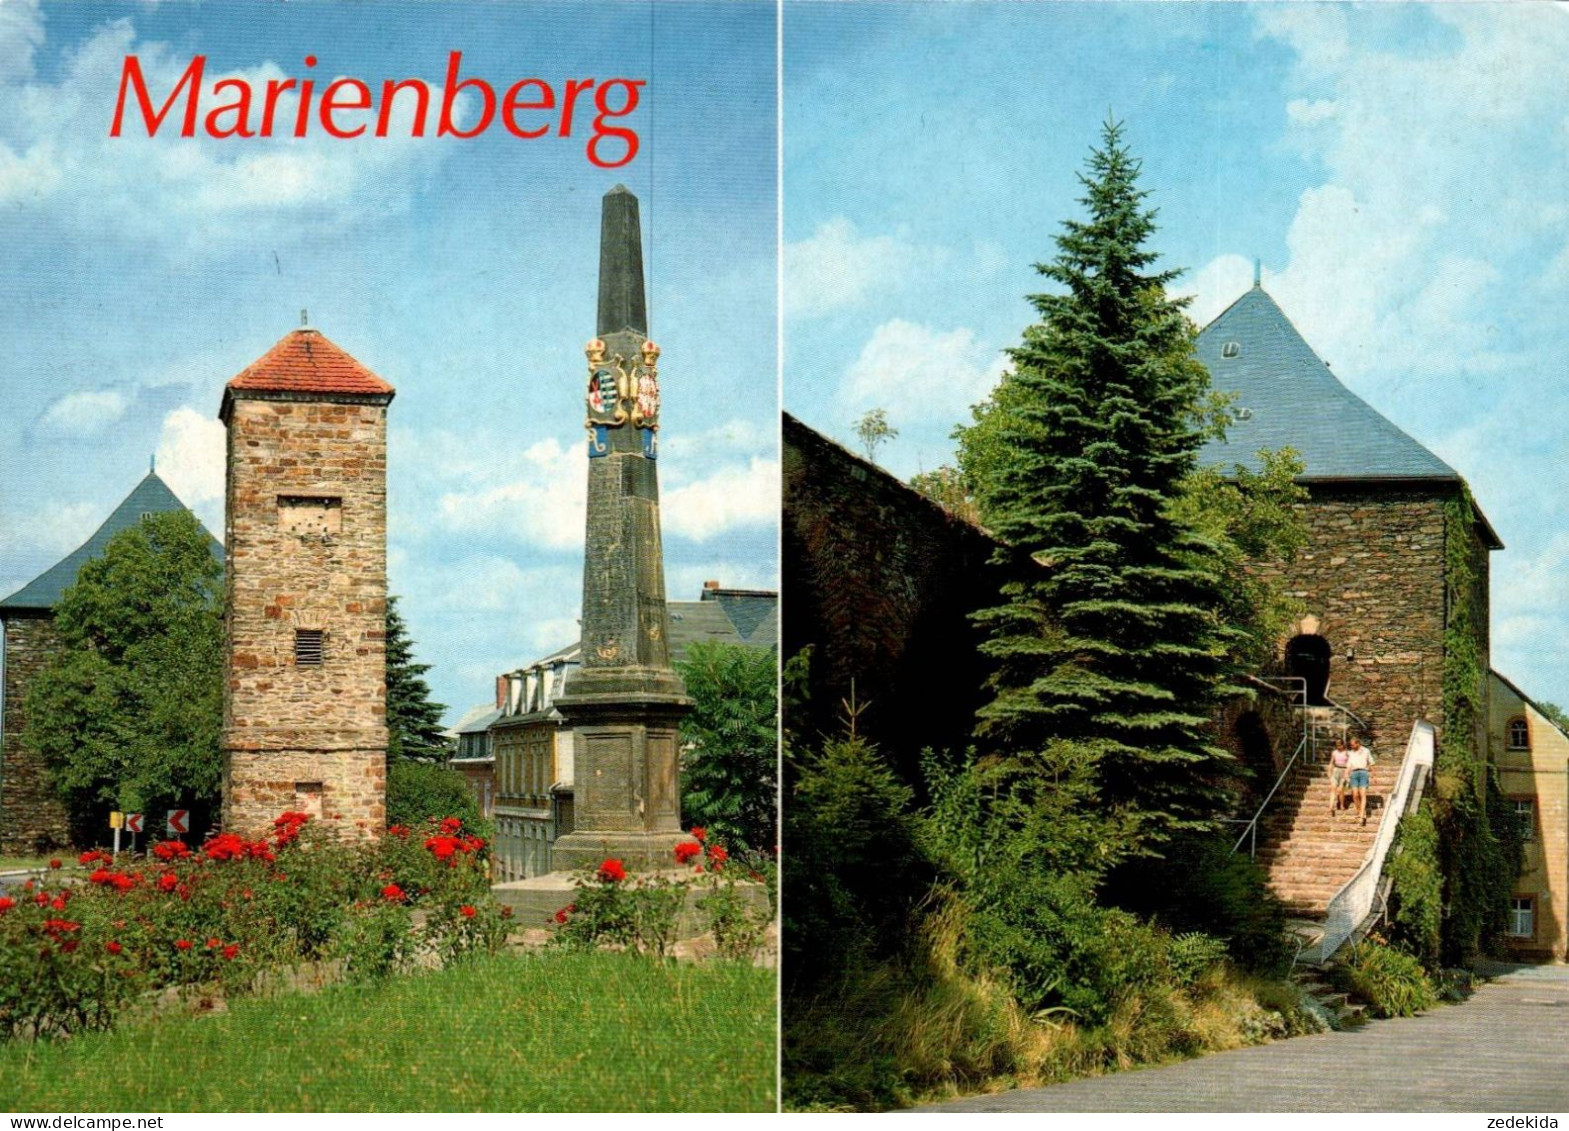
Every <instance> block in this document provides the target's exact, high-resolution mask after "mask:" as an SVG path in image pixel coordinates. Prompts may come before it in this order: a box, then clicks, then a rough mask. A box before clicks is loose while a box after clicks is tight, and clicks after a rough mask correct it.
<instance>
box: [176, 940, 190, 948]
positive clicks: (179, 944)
mask: <svg viewBox="0 0 1569 1131" xmlns="http://www.w3.org/2000/svg"><path fill="white" fill-rule="evenodd" d="M174 949H175V950H190V949H191V940H190V939H175V940H174Z"/></svg>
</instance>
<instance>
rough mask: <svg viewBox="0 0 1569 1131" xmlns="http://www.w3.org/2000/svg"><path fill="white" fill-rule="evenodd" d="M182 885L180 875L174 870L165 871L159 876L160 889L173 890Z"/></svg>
mask: <svg viewBox="0 0 1569 1131" xmlns="http://www.w3.org/2000/svg"><path fill="white" fill-rule="evenodd" d="M179 885H180V877H179V876H178V875H176V874H175V873H173V872H165V873H163V874H162V875H161V876H159V877H158V890H159V891H173V890H174V889H175V888H177V887H179Z"/></svg>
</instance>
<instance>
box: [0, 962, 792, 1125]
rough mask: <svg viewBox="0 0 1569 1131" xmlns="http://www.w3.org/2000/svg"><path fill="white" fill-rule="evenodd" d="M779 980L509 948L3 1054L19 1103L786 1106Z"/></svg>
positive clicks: (382, 1107) (738, 971)
mask: <svg viewBox="0 0 1569 1131" xmlns="http://www.w3.org/2000/svg"><path fill="white" fill-rule="evenodd" d="M774 1002H775V994H774V975H773V972H772V971H769V970H758V969H754V968H753V967H751V966H748V965H743V964H740V963H706V964H701V965H681V966H677V965H675V964H665V963H656V962H650V961H648V960H646V959H643V958H639V957H637V956H633V955H626V954H615V953H582V954H575V953H574V954H567V953H550V954H544V955H523V956H514V955H497V956H494V957H489V958H485V959H480V960H476V961H474V962H470V963H467V964H464V965H462V966H458V967H452V968H449V969H446V970H442V971H438V972H433V973H427V974H418V975H413V976H409V977H405V978H400V979H395V980H392V981H389V982H386V983H382V984H379V985H377V986H375V987H373V988H366V987H348V986H338V987H334V988H331V989H327V990H325V991H323V992H321V993H319V994H299V993H292V994H282V995H278V996H275V997H268V998H245V999H241V1000H238V1001H236V1002H235V1003H234V1005H233V1007H232V1008H231V1009H230V1010H229V1011H228V1012H226V1013H219V1014H214V1015H209V1016H203V1017H189V1016H174V1015H167V1014H166V1015H163V1016H161V1017H158V1018H155V1019H154V1020H152V1021H149V1022H147V1023H144V1024H140V1025H134V1026H128V1027H126V1028H124V1029H121V1030H118V1031H115V1032H112V1033H95V1034H88V1035H84V1036H80V1037H76V1038H74V1039H71V1040H69V1041H62V1042H58V1043H52V1044H51V1043H40V1044H31V1043H21V1042H18V1043H16V1044H12V1045H9V1046H6V1047H4V1048H0V1077H3V1078H4V1080H5V1082H6V1087H5V1091H6V1095H7V1096H8V1097H9V1099H10V1102H9V1103H8V1104H7V1107H8V1108H9V1109H10V1110H13V1111H22V1112H26V1111H29V1110H32V1111H365V1112H371V1111H549V1112H565V1111H678V1112H688V1111H772V1110H773V1109H774V1105H775V1098H774V1097H775V1083H774V1080H775V1052H774V1049H775V1005H774Z"/></svg>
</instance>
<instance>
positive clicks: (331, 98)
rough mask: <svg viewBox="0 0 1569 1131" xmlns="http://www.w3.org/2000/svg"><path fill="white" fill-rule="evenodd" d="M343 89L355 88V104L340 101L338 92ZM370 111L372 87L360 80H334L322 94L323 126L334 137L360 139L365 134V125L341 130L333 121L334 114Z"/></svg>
mask: <svg viewBox="0 0 1569 1131" xmlns="http://www.w3.org/2000/svg"><path fill="white" fill-rule="evenodd" d="M343 87H353V88H354V96H355V97H354V101H353V102H339V101H338V99H337V94H338V91H339V90H340V89H341V88H343ZM368 109H370V87H368V86H366V85H365V84H364V83H362V82H360V80H359V79H334V80H333V81H332V82H330V83H328V84H327V89H326V90H324V91H322V92H321V125H322V128H323V129H324V130H326V131H327V132H328V133H330V134H331V135H332V136H333V137H359V136H360V134H362V133H364V132H365V125H364V123H361V124H360V125H358V126H355V127H354V128H353V129H352V130H345V129H339V128H338V124H337V123H336V122H334V121H333V120H332V115H333V113H334V112H336V111H338V110H368Z"/></svg>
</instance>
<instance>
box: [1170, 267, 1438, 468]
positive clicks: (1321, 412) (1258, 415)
mask: <svg viewBox="0 0 1569 1131" xmlns="http://www.w3.org/2000/svg"><path fill="white" fill-rule="evenodd" d="M1197 352H1198V356H1199V360H1200V361H1202V362H1203V363H1204V366H1205V368H1207V369H1208V370H1209V372H1210V379H1211V381H1212V382H1213V384H1214V387H1215V388H1216V389H1217V390H1218V391H1220V392H1224V393H1236V394H1237V400H1236V403H1235V405H1234V406H1233V407H1234V411H1236V412H1237V414H1238V415H1239V417H1240V418H1239V419H1238V420H1236V422H1235V423H1233V424H1232V426H1231V427H1230V429H1229V430H1228V432H1229V434H1228V436H1227V438H1226V439H1225V440H1223V441H1211V442H1210V443H1208V444H1206V445H1205V446H1204V448H1203V450H1202V451H1201V452H1200V453H1199V459H1200V461H1201V462H1203V463H1211V464H1215V463H1218V464H1226V465H1228V466H1229V465H1231V464H1234V463H1240V464H1241V465H1242V466H1244V467H1247V468H1249V469H1251V470H1255V471H1256V470H1258V467H1259V463H1258V456H1257V454H1256V453H1257V452H1258V451H1259V449H1261V448H1272V449H1273V448H1284V447H1288V446H1289V447H1292V448H1295V449H1296V452H1297V454H1298V455H1299V456H1301V457H1302V463H1303V465H1304V471H1303V474H1302V476H1301V478H1302V480H1303V481H1304V482H1312V481H1315V480H1358V479H1430V480H1446V481H1450V482H1454V483H1458V482H1460V475H1459V473H1458V472H1456V471H1455V469H1454V468H1452V467H1450V466H1449V465H1448V464H1447V463H1445V462H1444V461H1443V460H1441V459H1439V458H1438V457H1437V456H1435V455H1434V454H1433V453H1432V452H1430V451H1428V450H1427V449H1426V448H1424V447H1423V446H1422V445H1421V444H1419V443H1417V441H1415V440H1413V439H1412V438H1411V437H1410V436H1408V435H1406V433H1404V432H1402V431H1401V430H1400V429H1399V428H1397V427H1396V426H1395V425H1394V424H1392V423H1391V422H1390V421H1389V420H1388V419H1386V418H1385V417H1384V416H1382V415H1380V414H1379V412H1378V411H1377V410H1376V409H1374V408H1373V407H1372V406H1371V405H1369V404H1368V403H1367V402H1366V401H1364V400H1363V399H1362V398H1361V397H1359V396H1357V395H1356V394H1355V393H1353V392H1352V391H1351V390H1350V389H1348V388H1346V387H1345V386H1344V385H1342V384H1341V383H1340V381H1339V379H1338V378H1336V377H1335V375H1334V374H1333V373H1331V372H1330V371H1329V367H1328V366H1326V365H1325V364H1324V362H1323V360H1322V359H1320V358H1319V356H1318V355H1317V354H1316V353H1314V352H1313V347H1312V346H1310V345H1308V344H1307V342H1306V341H1304V340H1303V338H1302V335H1301V334H1300V333H1298V332H1297V328H1296V327H1295V326H1293V325H1292V324H1291V320H1290V319H1289V318H1287V317H1286V315H1285V313H1284V312H1283V311H1282V310H1281V309H1280V307H1279V306H1277V305H1275V300H1274V299H1272V298H1270V297H1269V295H1268V293H1266V292H1265V290H1264V289H1263V288H1262V287H1260V286H1257V285H1255V286H1254V287H1253V289H1252V290H1250V291H1248V292H1247V293H1246V294H1244V295H1243V296H1242V297H1241V298H1239V299H1237V301H1236V302H1234V303H1232V304H1231V305H1230V306H1229V307H1227V308H1226V310H1225V311H1224V312H1222V313H1221V314H1220V316H1219V317H1217V318H1216V319H1215V320H1214V321H1213V322H1211V323H1210V324H1209V325H1208V326H1206V327H1205V328H1204V330H1203V332H1202V333H1200V334H1199V337H1198V343H1197ZM1233 352H1234V354H1235V356H1230V357H1228V356H1226V355H1227V354H1228V353H1233Z"/></svg>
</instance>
